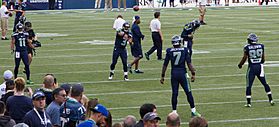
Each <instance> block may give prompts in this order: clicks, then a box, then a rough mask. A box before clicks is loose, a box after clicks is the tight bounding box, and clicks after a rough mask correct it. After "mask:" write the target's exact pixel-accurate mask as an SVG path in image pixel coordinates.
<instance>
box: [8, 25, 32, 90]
mask: <svg viewBox="0 0 279 127" xmlns="http://www.w3.org/2000/svg"><path fill="white" fill-rule="evenodd" d="M23 27H24V26H23V24H21V23H19V24H17V26H16V28H17V31H16V32H15V33H14V34H13V35H12V41H11V50H12V51H13V52H14V53H15V68H14V74H15V78H17V74H18V68H19V65H20V61H21V60H22V61H23V63H24V65H25V70H26V78H27V82H26V83H27V84H33V82H32V81H31V80H30V69H29V63H28V51H27V47H28V46H29V47H31V48H34V46H33V45H32V44H31V40H30V39H29V35H28V33H27V32H25V31H24V30H23Z"/></svg>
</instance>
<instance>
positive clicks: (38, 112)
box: [23, 91, 52, 127]
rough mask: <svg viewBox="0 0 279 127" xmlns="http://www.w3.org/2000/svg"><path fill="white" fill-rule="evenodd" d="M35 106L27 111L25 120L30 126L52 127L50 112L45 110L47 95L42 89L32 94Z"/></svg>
mask: <svg viewBox="0 0 279 127" xmlns="http://www.w3.org/2000/svg"><path fill="white" fill-rule="evenodd" d="M32 101H33V105H34V108H33V109H32V110H30V111H29V112H27V113H26V115H25V116H24V118H23V122H24V123H26V124H27V125H28V126H29V127H52V126H51V122H50V119H49V116H48V114H47V113H46V111H45V106H46V97H45V94H44V93H43V92H41V91H36V92H35V93H34V94H33V95H32Z"/></svg>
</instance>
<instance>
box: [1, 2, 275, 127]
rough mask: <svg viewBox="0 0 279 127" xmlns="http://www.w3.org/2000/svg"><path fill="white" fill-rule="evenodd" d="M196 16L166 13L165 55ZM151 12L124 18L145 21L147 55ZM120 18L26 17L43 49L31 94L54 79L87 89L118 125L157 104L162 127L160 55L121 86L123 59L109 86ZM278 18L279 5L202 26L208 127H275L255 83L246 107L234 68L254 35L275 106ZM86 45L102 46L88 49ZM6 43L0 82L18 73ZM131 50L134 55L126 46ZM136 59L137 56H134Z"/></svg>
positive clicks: (81, 14)
mask: <svg viewBox="0 0 279 127" xmlns="http://www.w3.org/2000/svg"><path fill="white" fill-rule="evenodd" d="M192 9H193V10H181V9H163V10H161V23H162V31H163V35H164V42H163V43H164V44H163V49H166V48H167V47H170V46H171V42H170V39H171V37H172V36H173V35H174V34H180V32H181V30H182V28H183V26H184V24H185V23H188V22H190V21H192V20H193V19H197V18H198V15H199V13H198V10H197V9H196V8H192ZM153 12H154V11H153V10H150V9H142V10H140V11H139V12H133V11H132V10H128V11H127V12H120V13H121V14H122V15H123V17H124V19H126V20H127V21H129V22H131V21H132V17H133V16H134V15H139V16H141V21H142V23H141V24H140V27H141V30H142V32H143V34H145V35H146V36H145V37H146V38H145V40H144V41H143V43H142V45H143V51H144V52H146V51H147V50H149V48H150V47H151V45H152V41H151V34H150V32H149V29H148V26H149V22H150V20H151V19H152V18H153ZM118 14H119V12H108V13H107V12H102V11H98V10H62V11H27V13H26V15H27V19H28V20H29V21H31V22H32V23H33V28H34V29H35V32H36V33H38V34H39V40H40V41H41V42H42V47H41V48H39V49H38V50H37V55H36V56H35V57H34V59H33V63H32V65H31V79H32V80H33V81H34V82H35V83H36V84H35V85H34V86H32V87H33V88H38V87H40V85H41V84H42V81H43V76H44V75H45V74H46V73H53V74H54V75H55V76H56V77H57V79H58V81H59V83H60V84H61V83H66V82H69V83H75V82H81V83H83V85H84V87H85V94H86V95H87V96H88V97H90V98H99V99H100V102H101V103H102V104H104V105H105V106H107V107H108V108H109V109H110V111H111V113H112V116H113V121H114V122H120V121H121V119H122V118H124V117H125V116H127V115H134V116H136V117H137V119H140V116H139V113H138V112H139V107H140V106H141V105H142V104H143V103H154V104H156V106H157V111H158V113H159V116H161V118H162V121H161V122H160V123H161V126H165V120H166V116H167V114H168V113H169V112H171V111H172V110H171V102H170V98H171V88H170V80H169V77H170V70H168V71H167V75H166V77H167V79H166V81H165V82H166V83H165V84H164V85H161V84H160V83H159V79H160V74H161V67H162V63H163V62H162V61H157V60H156V55H155V54H152V56H151V60H150V61H147V60H146V59H145V58H144V59H142V60H141V62H140V68H141V69H142V70H143V71H144V74H130V75H129V78H130V81H128V82H124V81H123V71H122V63H121V61H120V60H119V61H118V64H117V66H116V72H115V78H114V79H113V80H112V81H109V80H108V76H109V65H110V63H111V56H112V50H113V44H112V42H113V41H114V37H115V31H114V30H112V24H113V21H114V19H115V17H116V16H117V15H118ZM278 14H279V9H278V7H276V6H274V7H230V8H208V9H207V14H206V21H207V23H208V25H205V26H201V27H200V29H199V30H198V31H197V32H196V33H195V38H194V41H195V43H194V48H193V49H194V54H193V59H192V61H193V64H194V66H195V67H196V69H197V78H196V81H195V82H194V83H191V87H192V90H193V95H194V98H195V103H196V108H197V110H198V111H199V112H200V113H201V114H202V115H203V116H204V117H205V118H206V119H207V120H208V121H209V126H211V127H225V126H229V127H275V126H278V124H279V106H278V104H277V105H275V106H270V105H269V103H268V102H267V96H266V94H265V92H264V89H263V86H262V85H261V84H260V83H259V81H258V79H256V80H255V82H254V86H253V89H252V108H245V107H244V104H245V103H246V99H245V73H246V69H247V65H245V66H244V67H243V69H241V70H239V69H238V67H237V64H238V62H239V61H240V59H241V57H242V54H243V53H242V52H243V46H244V45H245V44H246V37H247V35H248V34H249V33H250V32H254V33H256V34H257V35H258V36H259V37H260V42H261V43H263V44H265V47H266V48H265V50H266V64H265V65H266V67H265V73H266V77H267V81H268V82H269V84H270V86H271V89H272V92H273V98H274V99H275V101H278V98H279V92H278V91H279V87H278V86H279V84H278V81H279V78H278V74H279V59H278V56H279V54H278V52H277V51H278V50H279V47H278V44H277V43H278V40H279V36H278V33H279V15H278ZM12 24H13V19H11V20H10V28H12ZM10 33H11V32H9V34H10ZM88 41H89V42H102V43H101V44H100V43H99V44H90V43H89V42H88ZM79 42H83V43H79ZM9 44H10V41H0V74H1V77H2V74H3V72H4V70H6V69H10V70H13V67H14V59H13V56H12V55H11V53H10V48H9ZM128 50H129V54H131V53H130V47H129V46H128ZM131 60H132V56H131V55H129V61H130V62H131ZM23 67H24V66H23V63H21V68H20V69H21V71H20V74H19V76H24V77H25V75H23V73H22V70H23ZM168 69H170V66H169V68H168ZM178 101H179V102H178V104H179V105H178V113H179V114H180V116H181V119H182V127H187V126H188V121H189V120H190V107H189V104H188V102H187V100H186V96H185V94H184V93H183V91H182V89H180V94H179V99H178Z"/></svg>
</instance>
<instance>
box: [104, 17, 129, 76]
mask: <svg viewBox="0 0 279 127" xmlns="http://www.w3.org/2000/svg"><path fill="white" fill-rule="evenodd" d="M129 28H130V24H129V23H128V22H125V23H124V24H123V27H122V28H121V29H119V30H117V32H116V38H115V43H114V48H113V54H112V63H111V65H110V74H109V80H111V79H112V78H113V76H114V69H115V65H116V63H117V60H118V57H119V56H120V58H121V61H122V64H123V70H124V80H125V81H128V80H129V79H128V69H127V49H126V46H127V43H132V33H131V32H130V30H129Z"/></svg>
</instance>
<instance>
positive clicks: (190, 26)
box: [180, 23, 194, 40]
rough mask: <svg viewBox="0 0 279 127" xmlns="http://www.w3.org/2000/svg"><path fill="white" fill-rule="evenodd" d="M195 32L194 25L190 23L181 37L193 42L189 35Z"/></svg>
mask: <svg viewBox="0 0 279 127" xmlns="http://www.w3.org/2000/svg"><path fill="white" fill-rule="evenodd" d="M192 32H194V28H193V25H192V24H191V23H188V24H186V25H185V26H184V28H183V31H182V32H181V35H180V36H181V37H182V38H183V39H185V40H192V39H193V38H189V37H188V35H189V34H191V33H192Z"/></svg>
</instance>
